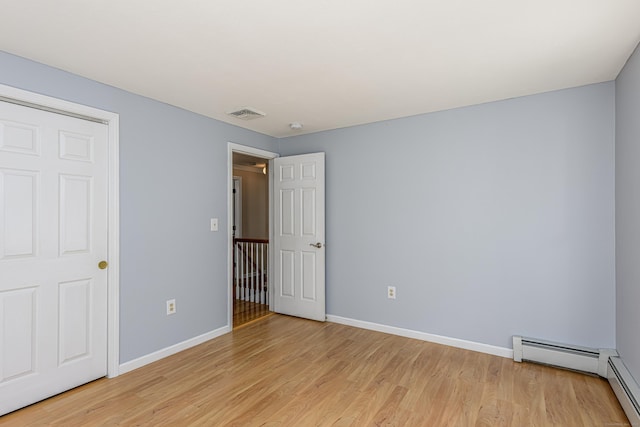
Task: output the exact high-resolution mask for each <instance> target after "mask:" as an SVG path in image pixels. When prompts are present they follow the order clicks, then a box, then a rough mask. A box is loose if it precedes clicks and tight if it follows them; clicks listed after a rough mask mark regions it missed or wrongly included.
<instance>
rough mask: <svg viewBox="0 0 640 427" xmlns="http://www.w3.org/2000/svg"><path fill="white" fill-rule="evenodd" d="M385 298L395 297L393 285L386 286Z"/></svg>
mask: <svg viewBox="0 0 640 427" xmlns="http://www.w3.org/2000/svg"><path fill="white" fill-rule="evenodd" d="M387 298H389V299H396V287H395V286H387Z"/></svg>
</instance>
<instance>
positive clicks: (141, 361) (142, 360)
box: [119, 325, 231, 375]
mask: <svg viewBox="0 0 640 427" xmlns="http://www.w3.org/2000/svg"><path fill="white" fill-rule="evenodd" d="M229 332H231V327H230V326H228V325H227V326H223V327H222V328H218V329H216V330H213V331H211V332H207V333H206V334H202V335H199V336H197V337H194V338H191V339H188V340H186V341H182V342H180V343H178V344H175V345H172V346H170V347H167V348H163V349H162V350H158V351H154V352H153V353H150V354H147V355H145V356H142V357H138V358H137V359H133V360H130V361H129V362H125V363H123V364H121V365H120V369H119V374H120V375H122V374H125V373H127V372H130V371H133V370H134V369H138V368H141V367H143V366H145V365H148V364H149V363H153V362H156V361H158V360H160V359H164V358H165V357H169V356H171V355H174V354H176V353H179V352H181V351H183V350H186V349H188V348H191V347H195V346H196V345H198V344H202V343H203V342H206V341H209V340H212V339H214V338H217V337H219V336H220V335H224V334H226V333H229Z"/></svg>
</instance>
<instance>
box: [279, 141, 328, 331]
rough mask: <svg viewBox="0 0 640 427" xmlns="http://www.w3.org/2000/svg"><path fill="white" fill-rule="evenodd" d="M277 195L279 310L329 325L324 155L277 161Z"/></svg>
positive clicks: (316, 154)
mask: <svg viewBox="0 0 640 427" xmlns="http://www.w3.org/2000/svg"><path fill="white" fill-rule="evenodd" d="M273 196H274V203H273V208H274V215H273V219H274V221H273V225H274V233H273V253H274V281H273V282H274V287H275V289H274V290H275V292H274V296H273V310H274V311H275V312H276V313H282V314H288V315H292V316H298V317H305V318H307V319H313V320H320V321H324V320H325V289H324V286H325V269H324V266H325V245H324V243H325V229H324V153H314V154H304V155H300V156H290V157H279V158H276V159H274V160H273Z"/></svg>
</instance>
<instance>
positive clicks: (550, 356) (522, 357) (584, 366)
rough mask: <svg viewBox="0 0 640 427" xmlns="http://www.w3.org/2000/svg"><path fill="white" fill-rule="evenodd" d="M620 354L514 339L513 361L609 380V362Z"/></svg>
mask: <svg viewBox="0 0 640 427" xmlns="http://www.w3.org/2000/svg"><path fill="white" fill-rule="evenodd" d="M617 355H618V353H617V352H616V351H615V350H611V349H596V348H587V347H580V346H576V345H569V344H560V343H556V342H551V341H544V340H539V339H536V338H525V337H521V336H514V337H513V360H515V361H516V362H522V361H527V362H536V363H542V364H544V365H550V366H557V367H560V368H565V369H571V370H574V371H580V372H587V373H590V374H597V375H600V376H601V377H603V378H607V371H608V368H607V362H608V361H609V357H610V356H617Z"/></svg>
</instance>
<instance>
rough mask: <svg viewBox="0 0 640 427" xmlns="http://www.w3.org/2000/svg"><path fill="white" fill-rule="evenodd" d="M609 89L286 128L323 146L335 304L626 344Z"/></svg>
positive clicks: (506, 332)
mask: <svg viewBox="0 0 640 427" xmlns="http://www.w3.org/2000/svg"><path fill="white" fill-rule="evenodd" d="M614 91H615V89H614V83H613V82H608V83H602V84H597V85H591V86H586V87H581V88H575V89H570V90H563V91H558V92H551V93H545V94H540V95H535V96H528V97H523V98H517V99H512V100H507V101H502V102H495V103H489V104H483V105H478V106H473V107H468V108H460V109H455V110H449V111H444V112H438V113H432V114H427V115H421V116H415V117H410V118H404V119H398V120H392V121H386V122H379V123H374V124H369V125H363V126H357V127H351V128H345V129H339V130H334V131H327V132H320V133H316V134H310V135H303V136H299V137H291V138H286V139H281V140H279V152H280V153H281V154H282V155H293V154H300V153H307V152H315V151H324V152H326V162H327V164H326V168H327V181H326V191H327V207H326V212H327V216H326V218H327V219H326V221H327V312H328V313H329V314H333V315H337V316H344V317H348V318H353V319H358V320H364V321H371V322H376V323H381V324H386V325H392V326H398V327H402V328H408V329H413V330H417V331H423V332H427V333H433V334H439V335H444V336H448V337H454V338H460V339H465V340H471V341H476V342H480V343H486V344H492V345H497V346H502V347H511V336H512V335H514V334H523V335H526V336H533V337H540V338H545V339H549V340H555V341H560V342H565V343H574V344H580V345H586V346H593V347H615V271H614V268H615V260H614V244H615V243H614V102H615V101H614ZM425 96H427V95H425ZM636 136H637V135H636ZM387 285H395V286H397V299H396V300H389V299H387V298H386V287H387ZM636 320H637V317H636ZM637 324H638V322H637V321H636V322H634V323H633V325H637ZM636 350H637V347H636Z"/></svg>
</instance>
